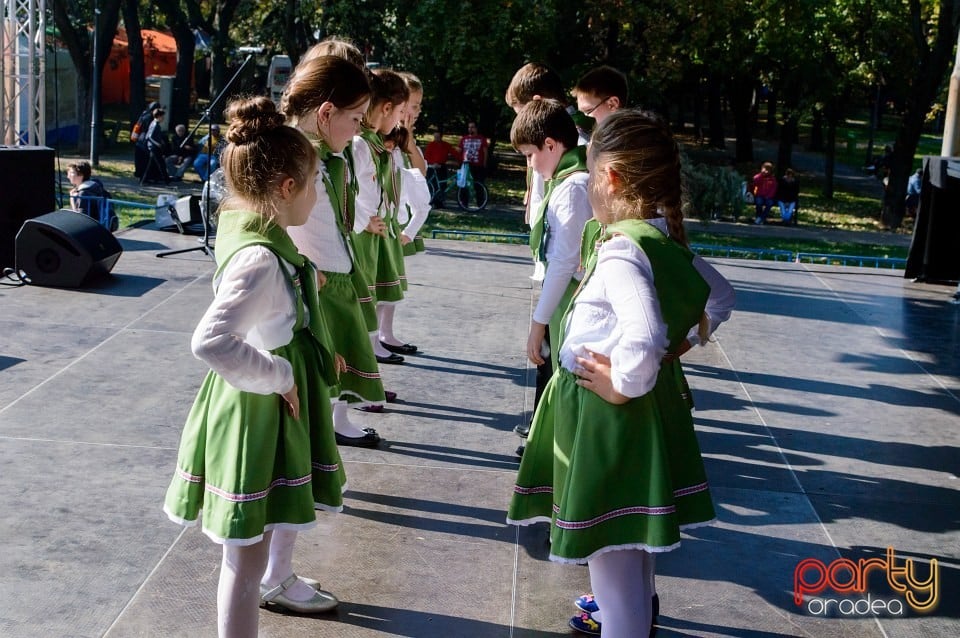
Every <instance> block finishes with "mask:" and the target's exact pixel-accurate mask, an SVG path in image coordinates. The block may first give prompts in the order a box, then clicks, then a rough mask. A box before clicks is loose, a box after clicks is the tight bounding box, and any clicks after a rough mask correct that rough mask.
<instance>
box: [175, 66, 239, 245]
mask: <svg viewBox="0 0 960 638" xmlns="http://www.w3.org/2000/svg"><path fill="white" fill-rule="evenodd" d="M252 59H253V53H250V54H248V55H247V57H246V58H244V60H243V63H242V64H241V65H240V68H239V69H237V70H236V72H235V73H234V74H233V77H231V78H230V80H229V81H228V82H227V83H226V85H225V86H224V87H223V89H221V91H220V94H219V95H217V97H216V99H214V100H213V102H211V103H210V104H209V105H208V106H207V108H206V110H205V111H204V112H203V114H202V115H201V116H200V121H199V122H197V125H196V126H195V127H193V130H192V131H191V132H190V134H189V135H187V138H186V139H190V136H192V135H195V134H196V132H197V131H198V130H199V129H200V127H201V126H202V125H203V122H204V120H206V122H207V143H206V145H205V147H201V151H202V150H206V151H207V179H206V183H205V184H204V185H203V189H202V191H201V198H202V200H203V201H202V203H201V204H200V219H201V221H203V239H202V243H201V244H200V245H199V246H196V247H195V248H183V249H180V250H168V251H165V252H162V253H157V257H169V256H170V255H182V254H183V253H191V252H193V251H195V250H199V251H200V252H202V253H203V254H205V255H207V256H208V257H210V258H211V259H214V255H213V250H214V248H213V246H211V245H210V164H211V160H212V158H213V152H214V151H215V150H216V148H215V147H214V146H213V144H212V142H213V121H212V120H211V119H210V112H211V111H212V110H213V109H214V108H215V107H216V106H217V105H218V104H220V101H221V100H222V99H223V98H224V97H226V96H227V95H228V94H229V90H230V87H231V86H232V85H233V83H234V82H235V81H236V79H237V78H238V77H240V74H241V73H242V72H243V70H244V69H245V68H246V66H247V63H248V62H250V60H252ZM168 210H169V211H170V217H171V218H173V220H174V223H176V224H177V227H178V228H179V227H180V226H181V224H182V222H183V220H181V219H180V217H179V215H177V211H176V208H174V207H173V206H170V207H169V208H168Z"/></svg>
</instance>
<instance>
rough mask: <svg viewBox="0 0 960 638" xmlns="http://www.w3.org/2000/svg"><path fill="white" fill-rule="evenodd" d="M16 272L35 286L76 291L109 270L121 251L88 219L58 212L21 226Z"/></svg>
mask: <svg viewBox="0 0 960 638" xmlns="http://www.w3.org/2000/svg"><path fill="white" fill-rule="evenodd" d="M16 247H17V269H18V270H21V271H23V273H24V275H25V276H26V277H27V278H29V279H30V283H32V284H36V285H38V286H54V287H57V288H77V287H79V286H80V285H81V284H82V283H84V282H85V281H87V280H88V279H90V278H92V277H94V276H97V275H105V274H107V273H108V272H110V271H111V270H112V269H113V265H114V264H115V263H117V259H119V258H120V253H122V252H123V248H121V247H120V242H118V241H117V239H116V237H114V236H113V235H112V234H111V233H110V231H108V230H107V229H106V228H104V227H103V226H101V225H100V224H98V223H97V222H96V221H94V220H93V218H91V217H87V216H86V215H84V214H83V213H77V212H74V211H72V210H58V211H55V212H52V213H47V214H46V215H41V216H40V217H36V218H34V219H28V220H27V221H25V222H24V223H23V228H21V229H20V232H19V233H17V243H16Z"/></svg>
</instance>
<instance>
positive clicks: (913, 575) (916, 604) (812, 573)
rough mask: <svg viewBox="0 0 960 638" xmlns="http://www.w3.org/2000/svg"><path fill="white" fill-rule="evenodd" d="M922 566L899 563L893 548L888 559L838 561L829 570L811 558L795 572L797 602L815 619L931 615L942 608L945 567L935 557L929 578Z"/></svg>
mask: <svg viewBox="0 0 960 638" xmlns="http://www.w3.org/2000/svg"><path fill="white" fill-rule="evenodd" d="M920 565H921V568H920V569H918V568H917V566H918V563H917V562H916V561H914V560H913V559H910V558H907V559H898V558H897V555H896V552H895V551H894V549H893V548H892V547H888V548H887V554H886V558H861V559H860V560H858V561H853V560H850V559H849V558H838V559H836V560H835V561H833V562H831V563H830V564H829V565H827V564H824V563H823V561H820V560H817V559H815V558H806V559H804V560H802V561H800V562H799V563H797V566H796V568H795V569H794V570H793V602H794V603H795V604H796V605H797V607H802V608H803V609H804V610H805V611H806V612H807V613H809V614H810V615H813V616H828V617H846V618H863V617H870V616H893V617H901V616H905V615H906V613H907V611H908V610H909V609H912V610H913V611H914V612H916V613H919V614H929V613H931V612H932V611H933V610H934V609H936V608H937V605H938V604H939V603H940V566H939V564H938V563H937V559H935V558H931V559H930V563H929V566H928V567H927V569H926V573H925V574H924V573H923V571H924V569H923V568H924V567H926V566H924V565H923V564H922V563H921V564H920ZM918 571H919V572H921V573H920V574H918ZM923 576H926V578H923ZM871 590H872V591H871ZM877 590H888V592H889V595H887V594H888V592H887V591H884V592H883V593H882V594H878V593H877Z"/></svg>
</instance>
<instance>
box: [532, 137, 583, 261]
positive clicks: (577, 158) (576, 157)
mask: <svg viewBox="0 0 960 638" xmlns="http://www.w3.org/2000/svg"><path fill="white" fill-rule="evenodd" d="M586 172H587V147H586V146H577V147H576V148H571V149H568V150H567V151H566V152H565V153H564V154H563V155H562V156H561V157H560V163H559V164H557V168H556V170H555V171H554V172H553V177H551V178H550V179H548V180H547V181H546V184H545V188H544V193H543V201H541V202H540V205H539V206H537V210H535V211H531V214H530V240H529V241H530V250H531V252H533V258H534V260H535V261H542V262H544V263H546V261H547V239H548V238H549V236H550V225H549V224H548V223H547V206H548V205H549V204H550V196H551V195H552V194H553V190H554V189H555V188H556V187H557V185H558V184H560V182H562V181H563V180H565V179H567V178H568V177H570V176H571V175H573V174H574V173H586Z"/></svg>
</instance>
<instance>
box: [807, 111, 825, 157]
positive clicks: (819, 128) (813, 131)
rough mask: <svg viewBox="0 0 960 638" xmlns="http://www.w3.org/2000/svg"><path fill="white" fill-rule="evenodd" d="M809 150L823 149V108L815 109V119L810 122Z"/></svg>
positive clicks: (818, 151) (818, 150)
mask: <svg viewBox="0 0 960 638" xmlns="http://www.w3.org/2000/svg"><path fill="white" fill-rule="evenodd" d="M807 148H808V150H811V151H814V152H816V153H820V152H822V151H823V109H820V108H815V109H813V121H812V122H811V123H810V145H809V146H808V147H807Z"/></svg>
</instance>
